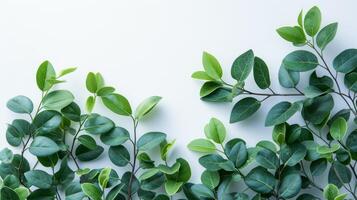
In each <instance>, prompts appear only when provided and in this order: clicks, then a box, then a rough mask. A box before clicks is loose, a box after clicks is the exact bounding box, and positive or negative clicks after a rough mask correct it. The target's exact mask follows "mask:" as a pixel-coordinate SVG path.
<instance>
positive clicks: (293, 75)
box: [279, 63, 300, 88]
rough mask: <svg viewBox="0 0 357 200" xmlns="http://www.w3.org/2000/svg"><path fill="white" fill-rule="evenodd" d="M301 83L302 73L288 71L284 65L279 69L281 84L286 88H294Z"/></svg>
mask: <svg viewBox="0 0 357 200" xmlns="http://www.w3.org/2000/svg"><path fill="white" fill-rule="evenodd" d="M299 81H300V73H299V72H294V71H291V70H288V69H287V68H286V67H285V65H284V63H282V64H281V66H280V68H279V83H280V85H281V86H283V87H285V88H294V87H295V86H296V85H297V84H298V83H299Z"/></svg>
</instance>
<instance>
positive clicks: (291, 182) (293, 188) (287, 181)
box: [278, 170, 302, 199]
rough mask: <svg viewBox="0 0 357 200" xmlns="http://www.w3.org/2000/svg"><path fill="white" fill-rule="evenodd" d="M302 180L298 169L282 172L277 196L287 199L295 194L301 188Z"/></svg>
mask: <svg viewBox="0 0 357 200" xmlns="http://www.w3.org/2000/svg"><path fill="white" fill-rule="evenodd" d="M301 185H302V180H301V176H300V174H299V171H295V170H292V172H289V173H283V177H282V180H281V184H280V186H279V191H278V193H279V196H281V197H283V198H284V199H289V198H292V197H294V196H296V195H297V194H298V193H299V192H300V190H301Z"/></svg>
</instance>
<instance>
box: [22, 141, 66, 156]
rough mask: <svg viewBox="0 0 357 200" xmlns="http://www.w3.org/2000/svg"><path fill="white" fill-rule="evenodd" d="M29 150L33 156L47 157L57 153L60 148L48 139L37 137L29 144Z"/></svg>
mask: <svg viewBox="0 0 357 200" xmlns="http://www.w3.org/2000/svg"><path fill="white" fill-rule="evenodd" d="M29 150H30V152H31V153H32V154H33V155H35V156H49V155H52V154H54V153H56V152H58V151H59V150H60V148H59V147H58V145H57V144H56V143H55V142H54V141H53V140H51V139H50V138H48V137H44V136H37V137H35V139H34V140H33V142H32V143H31V145H30V148H29Z"/></svg>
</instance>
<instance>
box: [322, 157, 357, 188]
mask: <svg viewBox="0 0 357 200" xmlns="http://www.w3.org/2000/svg"><path fill="white" fill-rule="evenodd" d="M351 179H352V173H351V171H350V169H349V168H347V167H346V166H345V165H343V164H341V163H340V162H337V161H335V162H333V163H332V165H331V168H330V171H329V174H328V182H329V183H332V184H334V185H336V186H337V187H338V188H341V187H342V186H343V185H344V184H345V183H349V182H351Z"/></svg>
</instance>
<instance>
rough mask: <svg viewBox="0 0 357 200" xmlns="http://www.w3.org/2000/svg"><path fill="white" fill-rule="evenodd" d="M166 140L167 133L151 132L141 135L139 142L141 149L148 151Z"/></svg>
mask: <svg viewBox="0 0 357 200" xmlns="http://www.w3.org/2000/svg"><path fill="white" fill-rule="evenodd" d="M165 140H166V134H165V133H161V132H149V133H145V134H144V135H143V136H141V137H140V138H139V140H138V142H137V145H138V149H139V151H148V150H150V149H152V148H155V147H156V146H158V145H160V143H161V142H163V141H165Z"/></svg>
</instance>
